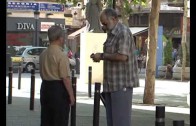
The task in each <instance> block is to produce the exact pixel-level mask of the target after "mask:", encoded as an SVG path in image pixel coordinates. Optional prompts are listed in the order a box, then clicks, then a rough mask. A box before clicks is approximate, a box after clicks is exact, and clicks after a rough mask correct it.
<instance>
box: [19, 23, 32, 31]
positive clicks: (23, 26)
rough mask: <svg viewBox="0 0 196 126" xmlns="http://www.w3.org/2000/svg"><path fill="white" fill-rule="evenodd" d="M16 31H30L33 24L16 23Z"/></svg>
mask: <svg viewBox="0 0 196 126" xmlns="http://www.w3.org/2000/svg"><path fill="white" fill-rule="evenodd" d="M17 29H18V30H31V29H33V30H34V29H35V28H34V26H33V24H31V23H17Z"/></svg>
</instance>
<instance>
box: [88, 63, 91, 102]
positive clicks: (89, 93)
mask: <svg viewBox="0 0 196 126" xmlns="http://www.w3.org/2000/svg"><path fill="white" fill-rule="evenodd" d="M91 83H92V67H91V66H89V67H88V97H89V98H91Z"/></svg>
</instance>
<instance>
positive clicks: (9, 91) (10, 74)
mask: <svg viewBox="0 0 196 126" xmlns="http://www.w3.org/2000/svg"><path fill="white" fill-rule="evenodd" d="M12 72H13V71H12V67H9V73H8V75H9V88H8V104H12Z"/></svg>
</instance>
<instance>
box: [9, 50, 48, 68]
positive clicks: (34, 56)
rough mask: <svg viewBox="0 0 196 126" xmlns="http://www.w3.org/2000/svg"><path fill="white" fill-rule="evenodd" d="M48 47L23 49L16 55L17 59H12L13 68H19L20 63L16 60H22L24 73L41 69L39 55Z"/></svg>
mask: <svg viewBox="0 0 196 126" xmlns="http://www.w3.org/2000/svg"><path fill="white" fill-rule="evenodd" d="M46 48H47V47H23V48H20V49H19V51H18V52H17V53H16V55H15V57H12V61H13V63H12V65H13V67H15V66H18V63H19V62H16V61H15V60H16V59H18V60H19V59H20V58H21V59H22V61H21V66H22V69H23V72H31V70H32V69H35V70H36V69H39V55H40V54H41V53H42V51H43V50H45V49H46Z"/></svg>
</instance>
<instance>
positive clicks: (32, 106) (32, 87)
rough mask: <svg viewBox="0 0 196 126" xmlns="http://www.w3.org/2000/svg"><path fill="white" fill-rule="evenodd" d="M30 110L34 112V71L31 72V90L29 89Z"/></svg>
mask: <svg viewBox="0 0 196 126" xmlns="http://www.w3.org/2000/svg"><path fill="white" fill-rule="evenodd" d="M30 91H31V92H30V110H34V95H35V70H34V69H32V70H31V89H30Z"/></svg>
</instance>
